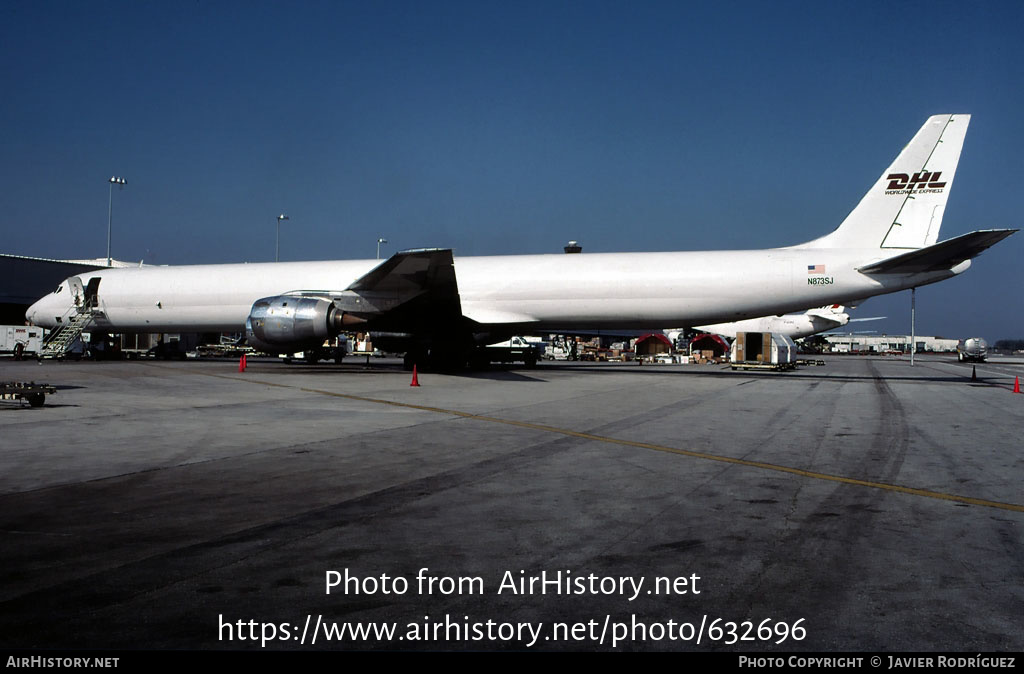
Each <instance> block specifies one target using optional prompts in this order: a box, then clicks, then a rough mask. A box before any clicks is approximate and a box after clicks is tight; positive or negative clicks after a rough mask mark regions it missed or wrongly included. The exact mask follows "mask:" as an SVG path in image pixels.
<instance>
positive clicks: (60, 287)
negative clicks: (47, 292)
mask: <svg viewBox="0 0 1024 674" xmlns="http://www.w3.org/2000/svg"><path fill="white" fill-rule="evenodd" d="M61 290H64V284H63V283H62V284H61V285H59V286H57V289H56V290H54V291H53V294H54V295H56V294H57V293H59V292H60V291H61Z"/></svg>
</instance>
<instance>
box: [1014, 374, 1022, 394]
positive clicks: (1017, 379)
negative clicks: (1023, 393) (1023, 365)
mask: <svg viewBox="0 0 1024 674" xmlns="http://www.w3.org/2000/svg"><path fill="white" fill-rule="evenodd" d="M1013 392H1014V393H1020V377H1014V378H1013Z"/></svg>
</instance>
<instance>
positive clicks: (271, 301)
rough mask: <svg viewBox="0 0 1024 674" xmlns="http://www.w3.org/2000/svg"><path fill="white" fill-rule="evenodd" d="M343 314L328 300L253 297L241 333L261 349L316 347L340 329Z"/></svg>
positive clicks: (285, 296) (280, 296) (291, 297)
mask: <svg viewBox="0 0 1024 674" xmlns="http://www.w3.org/2000/svg"><path fill="white" fill-rule="evenodd" d="M343 318H344V314H343V312H341V311H339V310H338V309H337V307H335V306H334V303H333V302H331V301H330V300H325V299H321V298H318V297H295V296H289V295H279V296H277V297H264V298H263V299H260V300H256V302H255V303H253V305H252V310H251V311H250V312H249V317H248V318H247V319H246V320H245V336H246V340H247V341H248V342H249V344H250V345H251V346H253V347H254V348H256V349H259V350H261V351H268V352H273V351H275V350H281V349H284V350H291V349H294V350H301V349H303V348H305V347H312V346H320V344H321V343H323V341H324V340H325V339H327V338H329V337H333V336H335V335H337V334H338V333H339V332H341V327H342V322H343Z"/></svg>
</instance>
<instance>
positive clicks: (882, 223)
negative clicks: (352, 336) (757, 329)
mask: <svg viewBox="0 0 1024 674" xmlns="http://www.w3.org/2000/svg"><path fill="white" fill-rule="evenodd" d="M969 121H970V116H969V115H936V116H934V117H931V118H929V119H928V121H927V122H925V124H924V126H922V127H921V129H920V131H918V132H917V134H916V135H915V136H914V138H913V139H912V140H911V141H910V143H909V144H908V145H907V146H906V147H905V148H904V149H903V151H902V152H900V154H899V156H898V157H896V160H895V161H894V162H893V163H892V164H891V165H890V166H889V168H887V169H886V170H885V171H884V172H883V173H882V175H881V176H880V177H879V178H878V180H877V181H876V182H875V184H874V186H873V187H872V188H871V189H870V190H869V191H868V193H867V194H866V195H865V196H864V198H863V199H861V201H860V203H859V204H858V205H857V207H856V208H854V209H853V211H852V212H851V213H850V215H849V216H847V218H846V219H845V220H844V221H843V222H842V224H840V226H839V227H838V228H837V229H836V230H835V231H833V232H832V233H831V234H828V235H827V236H824V237H821V238H819V239H815V240H813V241H810V242H808V243H804V244H801V245H798V246H790V247H787V248H772V249H767V250H740V251H704V252H674V253H601V254H582V255H514V256H513V255H510V256H494V257H459V258H453V256H452V251H451V250H450V249H422V250H412V251H404V252H401V253H397V254H396V255H394V256H392V257H391V258H389V259H388V260H385V261H384V262H382V263H381V262H379V261H377V260H358V261H337V262H282V263H263V264H221V265H201V266H200V265H197V266H180V267H143V268H135V269H103V270H99V271H95V272H90V273H87V274H81V275H80V276H77V277H72V278H70V279H68V280H66V281H64V282H63V283H61V285H60V286H59V287H58V288H57V289H56V290H55V291H54V292H53V293H51V294H50V295H48V296H46V297H45V298H43V299H41V300H40V301H39V302H37V303H36V304H34V305H33V306H32V307H31V308H30V309H29V310H28V312H27V317H28V319H29V320H30V321H32V322H33V323H35V324H37V325H43V326H47V327H54V326H55V325H57V324H58V323H62V322H64V323H66V322H67V321H68V320H69V317H74V316H75V315H77V314H80V313H82V312H89V313H90V314H91V320H92V322H93V323H94V325H95V327H94V328H92V329H101V330H108V331H110V332H228V331H240V330H242V329H243V328H245V329H246V331H247V335H248V339H249V341H250V343H252V344H253V345H254V346H255V347H256V348H259V349H263V350H267V351H270V352H277V351H286V350H301V349H302V348H303V347H305V346H307V345H312V344H320V343H321V342H322V341H323V340H324V339H325V338H328V337H330V336H331V335H333V334H337V333H338V332H340V331H343V330H353V329H358V330H360V331H372V332H373V335H374V336H373V342H374V345H375V346H378V347H380V348H383V349H387V350H395V351H404V352H406V354H407V364H411V363H412V362H419V363H421V364H422V363H425V362H427V361H432V362H434V363H436V364H443V365H454V364H458V363H464V362H465V361H466V360H467V357H468V356H469V355H470V354H471V352H472V349H473V348H475V347H476V346H477V345H480V344H488V343H492V342H495V341H499V340H501V339H506V338H508V337H509V336H510V335H516V334H537V333H540V332H542V331H545V330H552V329H572V328H574V327H576V328H581V329H582V328H586V329H601V328H634V329H643V328H651V329H659V328H661V327H664V326H666V325H706V324H712V323H719V322H725V321H736V320H742V319H745V318H753V317H758V316H766V315H771V314H784V313H787V312H791V311H800V310H804V309H807V308H808V307H817V306H822V305H825V304H831V303H837V304H843V303H850V302H852V301H854V300H858V299H863V298H867V297H871V296H874V295H881V294H884V293H891V292H896V291H899V290H904V289H907V288H912V287H915V286H921V285H925V284H928V283H935V282H936V281H942V280H943V279H947V278H951V277H953V276H955V275H957V274H960V273H961V272H963V271H964V270H965V269H967V268H968V267H969V266H970V260H971V258H973V257H975V256H976V255H978V254H979V253H981V252H982V251H983V250H985V249H986V248H988V247H989V246H992V245H993V244H995V243H997V242H999V241H1001V240H1002V239H1004V238H1006V237H1007V236H1009V235H1011V234H1012V233H1014V232H1015V231H1017V230H1010V229H1000V230H983V231H976V232H972V233H970V234H965V235H963V236H958V237H956V238H953V239H949V240H947V241H943V242H942V243H936V241H937V239H938V235H939V226H940V224H941V222H942V213H943V208H944V207H945V205H946V199H947V197H948V196H949V191H950V188H951V187H952V185H953V177H954V174H955V171H956V166H957V162H958V160H959V157H960V150H961V148H962V146H963V141H964V135H965V133H966V131H967V124H968V122H969Z"/></svg>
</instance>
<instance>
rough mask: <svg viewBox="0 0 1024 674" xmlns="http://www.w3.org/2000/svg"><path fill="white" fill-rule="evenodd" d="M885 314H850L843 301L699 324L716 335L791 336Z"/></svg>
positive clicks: (796, 337)
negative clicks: (858, 315) (861, 315)
mask: <svg viewBox="0 0 1024 674" xmlns="http://www.w3.org/2000/svg"><path fill="white" fill-rule="evenodd" d="M883 318H885V316H871V317H870V318H850V314H849V313H848V312H847V311H846V307H844V306H843V305H841V304H830V305H828V306H826V307H816V308H814V309H808V310H807V311H805V312H804V313H802V314H786V315H784V316H762V317H761V318H748V319H747V320H745V321H733V322H732V323H715V324H714V325H697V326H695V327H696V328H697V329H698V330H703V331H704V332H710V333H712V334H715V335H724V336H726V337H736V333H739V332H771V333H775V334H780V335H786V336H787V337H789V338H790V339H800V338H801V337H807V336H809V335H814V334H817V333H819V332H825V331H826V330H835V329H836V328H838V327H842V326H844V325H846V324H847V323H851V322H852V323H856V322H858V321H880V320H882V319H883Z"/></svg>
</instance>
